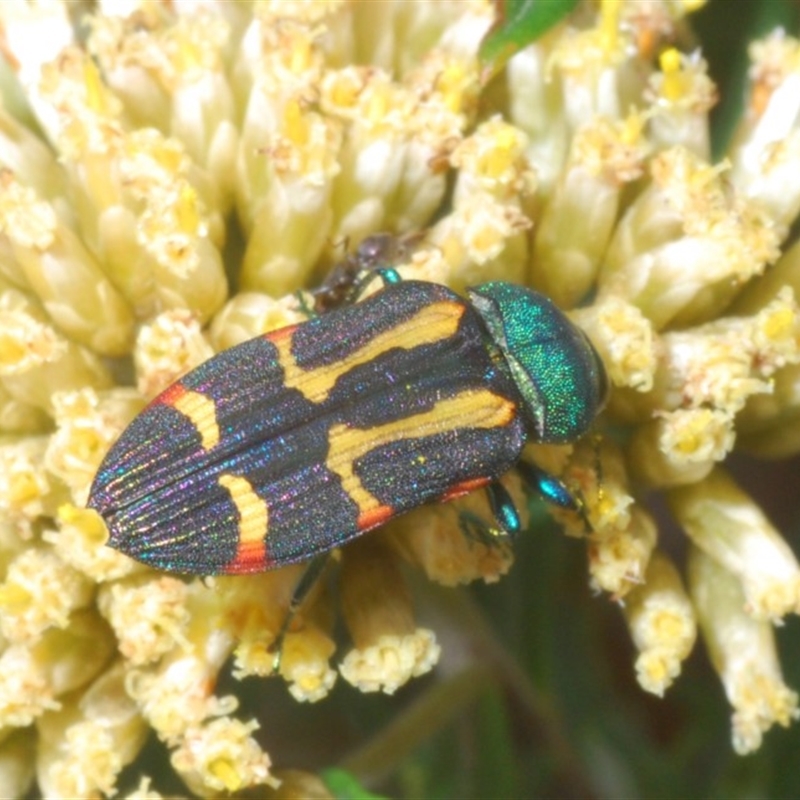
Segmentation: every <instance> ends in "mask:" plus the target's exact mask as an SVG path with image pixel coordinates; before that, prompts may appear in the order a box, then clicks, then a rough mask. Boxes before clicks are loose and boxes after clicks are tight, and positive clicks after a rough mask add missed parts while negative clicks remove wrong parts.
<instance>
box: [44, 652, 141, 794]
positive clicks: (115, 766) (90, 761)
mask: <svg viewBox="0 0 800 800" xmlns="http://www.w3.org/2000/svg"><path fill="white" fill-rule="evenodd" d="M37 728H38V731H39V737H40V744H39V748H38V757H37V763H36V774H37V779H38V782H39V787H40V788H41V790H42V792H43V794H44V795H45V796H46V797H57V798H65V799H66V798H71V797H91V796H93V795H94V796H96V794H97V793H98V792H102V793H103V794H105V795H109V794H111V793H112V792H113V791H114V786H115V783H116V779H117V776H118V775H119V773H120V772H121V770H122V768H123V767H124V766H125V765H126V764H129V763H130V762H131V761H133V759H134V758H135V757H136V755H137V754H138V752H139V750H140V749H141V748H142V745H143V744H144V741H145V738H146V736H147V728H146V726H145V724H144V721H143V720H142V718H141V716H140V714H139V712H138V709H137V708H136V705H135V704H134V703H133V701H132V700H131V699H130V698H129V697H128V696H127V694H126V693H125V688H124V669H123V667H122V665H121V664H120V663H116V664H115V665H114V666H112V667H111V668H110V669H109V670H107V671H106V672H104V673H103V674H102V675H101V676H100V677H99V678H97V679H96V680H95V681H94V683H93V684H92V685H91V686H90V687H89V689H88V690H87V691H86V692H85V693H84V694H83V695H82V696H80V697H79V698H78V697H75V696H73V697H71V698H69V700H68V701H67V702H65V704H64V706H63V708H62V709H60V710H59V711H54V712H49V713H48V714H46V715H44V716H43V717H41V718H40V719H39V720H38V721H37Z"/></svg>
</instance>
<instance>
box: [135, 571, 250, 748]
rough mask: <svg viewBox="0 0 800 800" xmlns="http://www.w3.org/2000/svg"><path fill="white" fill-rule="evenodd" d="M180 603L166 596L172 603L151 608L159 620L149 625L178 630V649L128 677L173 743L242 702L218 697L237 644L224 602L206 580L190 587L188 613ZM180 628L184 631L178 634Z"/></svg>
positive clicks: (138, 697)
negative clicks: (219, 680)
mask: <svg viewBox="0 0 800 800" xmlns="http://www.w3.org/2000/svg"><path fill="white" fill-rule="evenodd" d="M175 599H176V598H175V597H162V600H163V601H166V602H165V603H161V604H156V605H155V606H154V607H152V608H151V609H150V610H151V611H152V613H153V616H152V617H151V618H150V622H149V624H150V625H152V626H154V627H155V626H157V625H158V624H160V623H163V624H166V625H168V626H172V633H175V634H176V635H175V637H174V638H175V639H176V644H175V646H174V647H173V648H172V650H171V651H169V652H168V653H166V654H165V655H164V656H163V657H162V658H161V659H160V660H159V661H158V662H157V663H155V664H153V665H148V666H145V667H141V668H139V669H132V670H130V671H129V672H128V675H127V678H126V691H127V692H128V694H129V695H130V696H131V697H132V698H133V699H134V700H135V701H136V703H137V705H138V706H139V708H140V709H141V711H142V714H143V715H144V717H145V718H146V719H147V721H148V723H149V724H150V725H151V727H153V728H154V729H155V730H156V732H157V733H158V735H159V736H160V737H161V738H162V739H164V740H165V741H166V742H167V743H175V742H177V741H179V740H180V739H181V738H182V737H183V736H184V734H185V733H186V731H187V730H189V729H190V728H193V727H194V726H197V725H200V724H201V723H203V721H204V720H206V719H208V718H210V717H216V716H221V715H224V714H229V713H230V712H231V711H233V710H234V709H235V708H236V706H237V704H238V701H237V700H236V698H235V697H233V696H232V695H227V696H225V697H216V696H215V695H214V694H212V692H213V688H214V685H215V684H216V680H217V675H218V674H219V671H220V669H221V668H222V665H223V664H224V663H225V661H226V660H227V658H228V656H229V655H230V653H231V651H232V650H233V644H234V643H233V637H232V632H231V630H230V629H229V627H227V626H226V625H225V624H224V620H225V607H224V605H223V603H222V602H221V600H220V598H219V597H217V596H216V594H215V593H214V591H213V589H210V588H209V587H207V586H204V585H203V584H202V583H201V582H200V581H194V582H193V583H191V584H189V586H188V587H187V589H186V604H185V610H184V608H183V607H182V606H183V603H182V602H180V600H178V602H177V603H175V602H174V601H175ZM187 615H188V619H187ZM145 625H147V623H145ZM177 625H180V626H181V628H182V630H181V631H177V630H176V626H177ZM153 633H154V634H155V633H156V631H155V630H153ZM166 633H167V635H169V634H170V631H166ZM152 642H153V644H154V646H155V647H156V649H161V647H162V646H163V645H164V644H165V641H164V640H160V639H159V640H156V639H154V640H152ZM151 655H154V652H153V651H151V652H150V653H149V654H143V656H144V658H145V659H146V660H147V659H149V657H150V656H151Z"/></svg>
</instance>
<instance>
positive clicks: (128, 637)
mask: <svg viewBox="0 0 800 800" xmlns="http://www.w3.org/2000/svg"><path fill="white" fill-rule="evenodd" d="M188 591H189V590H188V587H187V585H186V584H185V583H184V582H183V581H182V580H179V579H178V578H173V577H171V576H168V575H158V576H151V575H147V576H137V577H134V578H129V579H127V580H124V581H116V582H114V583H110V584H105V585H103V586H101V588H100V592H99V595H98V598H97V607H98V608H99V609H100V613H101V614H102V615H103V616H104V617H105V618H106V619H107V620H108V622H109V624H110V625H111V627H112V628H113V630H114V633H115V635H116V637H117V641H118V642H119V652H120V653H121V654H122V655H123V656H124V658H125V659H126V661H127V662H129V663H130V664H132V665H134V666H141V665H142V664H147V663H150V662H153V661H157V660H158V659H159V658H160V657H161V656H162V655H164V654H165V653H167V652H169V651H170V650H172V648H173V647H174V646H175V645H176V644H177V645H179V646H181V647H188V646H189V643H188V641H187V639H186V636H185V634H184V630H185V628H186V626H187V624H188V623H189V609H188V608H187V605H186V599H187V596H188Z"/></svg>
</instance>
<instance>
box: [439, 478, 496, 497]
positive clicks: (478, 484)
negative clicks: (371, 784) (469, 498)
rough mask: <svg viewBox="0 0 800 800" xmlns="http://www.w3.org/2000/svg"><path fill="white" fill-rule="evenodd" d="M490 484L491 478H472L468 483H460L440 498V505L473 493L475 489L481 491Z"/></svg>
mask: <svg viewBox="0 0 800 800" xmlns="http://www.w3.org/2000/svg"><path fill="white" fill-rule="evenodd" d="M491 482H492V480H491V478H473V479H472V480H470V481H462V482H461V483H457V484H456V485H455V486H451V487H450V488H449V489H448V490H447V491H446V492H445V493H444V494H443V495H442V496H441V497H440V498H439V502H440V503H449V502H450V501H451V500H455V499H456V497H463V496H464V495H465V494H469V493H470V492H474V491H475V490H476V489H482V488H483V487H484V486H488V484H490V483H491Z"/></svg>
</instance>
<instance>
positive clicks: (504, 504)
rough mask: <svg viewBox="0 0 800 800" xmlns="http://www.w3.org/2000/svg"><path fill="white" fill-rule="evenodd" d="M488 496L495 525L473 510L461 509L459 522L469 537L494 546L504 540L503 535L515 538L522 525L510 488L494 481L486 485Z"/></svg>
mask: <svg viewBox="0 0 800 800" xmlns="http://www.w3.org/2000/svg"><path fill="white" fill-rule="evenodd" d="M486 496H487V497H488V499H489V507H490V508H491V510H492V516H493V517H494V520H495V523H496V525H495V526H492V525H489V524H487V523H486V521H485V520H484V519H482V518H481V517H479V516H478V515H477V514H474V513H473V512H471V511H461V512H459V515H458V524H459V527H460V528H461V532H462V533H463V534H464V536H466V537H467V539H477V540H478V541H480V542H482V543H483V544H485V545H487V546H489V547H492V546H494V545H496V544H498V542H500V541H502V538H503V537H508V538H510V539H513V538H514V537H515V536H516V535H517V534H518V533H519V532H520V529H521V527H522V523H521V522H520V518H519V513H518V512H517V508H516V506H515V505H514V500H513V499H512V497H511V495H510V494H509V493H508V490H507V489H506V488H505V486H503V484H502V483H500V482H499V481H493V482H492V483H490V484H489V485H488V486H487V487H486Z"/></svg>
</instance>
